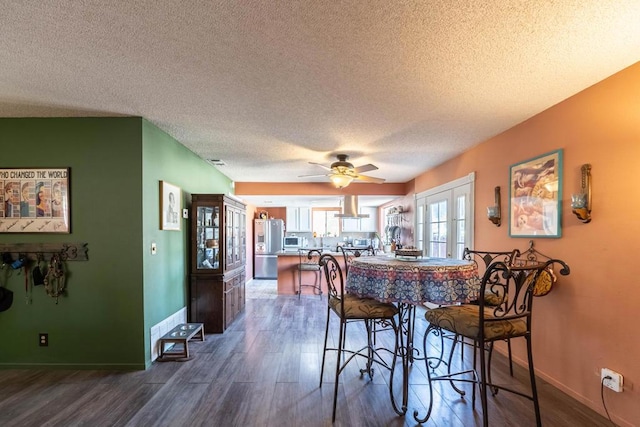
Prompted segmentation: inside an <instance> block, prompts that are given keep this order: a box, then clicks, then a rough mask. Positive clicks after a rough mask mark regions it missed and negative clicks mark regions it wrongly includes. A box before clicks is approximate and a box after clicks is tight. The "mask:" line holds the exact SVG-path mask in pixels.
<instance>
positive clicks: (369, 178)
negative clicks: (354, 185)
mask: <svg viewBox="0 0 640 427" xmlns="http://www.w3.org/2000/svg"><path fill="white" fill-rule="evenodd" d="M353 178H354V179H357V180H358V181H365V182H372V183H374V184H382V183H383V182H384V181H385V180H384V179H382V178H376V177H373V176H367V175H355V176H354V177H353Z"/></svg>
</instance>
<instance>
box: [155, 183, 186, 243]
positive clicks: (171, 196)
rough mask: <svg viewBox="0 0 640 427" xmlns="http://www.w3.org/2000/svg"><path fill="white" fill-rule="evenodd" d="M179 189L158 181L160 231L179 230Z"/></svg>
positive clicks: (180, 209)
mask: <svg viewBox="0 0 640 427" xmlns="http://www.w3.org/2000/svg"><path fill="white" fill-rule="evenodd" d="M181 200H182V193H181V190H180V187H176V186H175V185H173V184H169V183H168V182H166V181H160V230H175V231H179V230H180V212H181V211H182V208H181V204H180V201H181Z"/></svg>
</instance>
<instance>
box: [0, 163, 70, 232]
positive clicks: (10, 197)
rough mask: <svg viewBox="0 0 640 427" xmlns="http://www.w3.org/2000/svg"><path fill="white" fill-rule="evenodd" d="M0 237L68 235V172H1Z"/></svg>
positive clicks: (24, 170)
mask: <svg viewBox="0 0 640 427" xmlns="http://www.w3.org/2000/svg"><path fill="white" fill-rule="evenodd" d="M0 187H1V188H2V192H0V233H70V232H71V225H70V219H69V216H70V206H69V200H70V199H69V168H11V169H0Z"/></svg>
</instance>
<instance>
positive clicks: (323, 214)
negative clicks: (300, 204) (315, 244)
mask: <svg viewBox="0 0 640 427" xmlns="http://www.w3.org/2000/svg"><path fill="white" fill-rule="evenodd" d="M339 213H340V209H339V208H335V209H332V208H326V209H323V208H314V209H313V210H312V221H311V228H312V230H313V232H314V234H315V235H316V236H317V237H338V236H339V235H340V218H336V214H339Z"/></svg>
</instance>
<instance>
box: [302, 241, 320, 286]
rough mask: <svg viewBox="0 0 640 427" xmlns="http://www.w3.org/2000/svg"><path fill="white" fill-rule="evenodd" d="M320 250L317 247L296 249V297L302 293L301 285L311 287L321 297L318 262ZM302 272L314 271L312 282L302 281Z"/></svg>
mask: <svg viewBox="0 0 640 427" xmlns="http://www.w3.org/2000/svg"><path fill="white" fill-rule="evenodd" d="M321 254H322V251H321V250H319V249H312V250H309V249H298V257H299V258H300V260H299V262H298V298H300V295H302V288H303V287H305V286H306V287H310V288H313V292H314V293H315V292H317V293H318V295H320V297H322V268H321V267H320V265H319V264H318V261H319V260H320V255H321ZM303 273H314V280H313V283H303V279H302V275H303Z"/></svg>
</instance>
